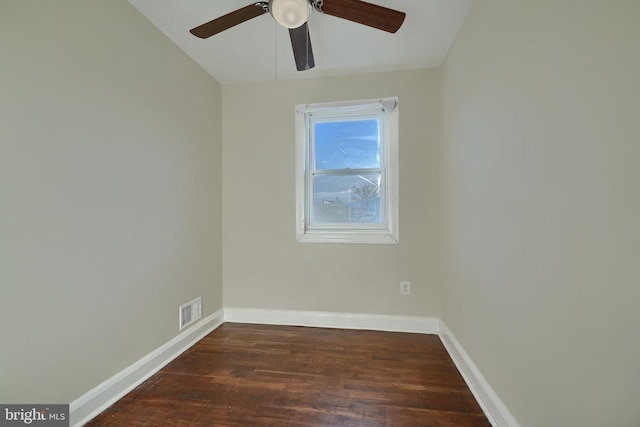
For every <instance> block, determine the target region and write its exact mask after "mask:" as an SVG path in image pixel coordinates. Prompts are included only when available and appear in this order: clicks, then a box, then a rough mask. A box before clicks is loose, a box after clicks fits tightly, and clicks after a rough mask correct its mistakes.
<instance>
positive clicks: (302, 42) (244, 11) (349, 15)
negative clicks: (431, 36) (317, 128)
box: [190, 0, 406, 71]
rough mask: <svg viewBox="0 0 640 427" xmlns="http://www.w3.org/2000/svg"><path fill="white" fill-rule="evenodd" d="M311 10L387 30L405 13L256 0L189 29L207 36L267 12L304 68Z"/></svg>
mask: <svg viewBox="0 0 640 427" xmlns="http://www.w3.org/2000/svg"><path fill="white" fill-rule="evenodd" d="M313 10H315V11H318V12H321V13H324V14H326V15H331V16H336V17H338V18H342V19H346V20H348V21H352V22H357V23H358V24H362V25H366V26H369V27H373V28H377V29H379V30H382V31H387V32H389V33H395V32H396V31H398V29H400V27H401V26H402V23H403V22H404V18H405V16H406V14H405V13H404V12H399V11H397V10H393V9H389V8H386V7H383V6H378V5H376V4H372V3H367V2H364V1H361V0H269V1H258V2H255V3H252V4H250V5H248V6H245V7H243V8H240V9H238V10H235V11H233V12H230V13H227V14H226V15H223V16H221V17H219V18H216V19H214V20H213V21H209V22H207V23H205V24H202V25H200V26H198V27H195V28H192V29H191V30H190V32H191V34H193V35H194V36H197V37H200V38H202V39H206V38H209V37H211V36H213V35H215V34H218V33H220V32H222V31H224V30H227V29H229V28H231V27H234V26H236V25H238V24H241V23H243V22H245V21H248V20H250V19H253V18H256V17H258V16H260V15H263V14H265V13H270V14H271V16H273V18H274V19H275V20H276V22H278V23H279V24H280V25H282V26H283V27H285V28H288V29H289V37H290V38H291V47H292V48H293V56H294V58H295V61H296V69H297V70H298V71H304V70H309V69H311V68H313V67H314V66H315V60H314V59H313V50H312V49H311V39H310V38H309V26H308V25H307V20H308V19H309V15H310V14H311V12H312V11H313Z"/></svg>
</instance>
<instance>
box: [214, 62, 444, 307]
mask: <svg viewBox="0 0 640 427" xmlns="http://www.w3.org/2000/svg"><path fill="white" fill-rule="evenodd" d="M439 77H440V76H439V73H438V72H437V71H426V70H421V71H407V72H392V73H381V74H364V75H357V76H350V77H339V78H324V79H312V80H305V81H280V82H272V83H264V84H254V85H238V86H225V87H223V141H224V147H223V157H224V165H223V173H224V184H223V188H224V189H223V211H224V305H225V307H242V308H264V309H292V310H320V311H335V312H347V313H376V314H397V315H420V316H439V315H440V300H441V273H442V267H441V262H442V260H441V252H442V250H441V227H440V224H441V208H440V204H441V202H440V199H441V181H440V161H439V159H440V149H439V147H440V145H439V141H440V139H439V138H440V136H439V126H440V84H439V83H440V80H439ZM395 95H397V96H399V97H400V129H401V130H400V200H401V202H400V242H401V243H400V244H399V245H351V244H347V245H343V244H313V243H297V242H296V237H295V236H296V234H295V233H296V230H295V209H296V204H295V174H294V166H295V165H294V153H295V140H294V106H295V105H296V104H303V103H315V102H327V101H340V100H350V99H369V98H377V97H386V96H395ZM400 280H410V281H411V283H412V295H411V296H410V297H400V295H399V282H400Z"/></svg>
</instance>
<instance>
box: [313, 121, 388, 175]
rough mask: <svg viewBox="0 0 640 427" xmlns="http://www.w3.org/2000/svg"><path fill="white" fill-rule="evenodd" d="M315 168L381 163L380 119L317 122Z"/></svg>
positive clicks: (350, 166)
mask: <svg viewBox="0 0 640 427" xmlns="http://www.w3.org/2000/svg"><path fill="white" fill-rule="evenodd" d="M315 160H316V169H347V168H350V169H366V168H379V167H380V126H379V123H378V120H376V119H367V120H349V121H336V122H319V123H316V124H315Z"/></svg>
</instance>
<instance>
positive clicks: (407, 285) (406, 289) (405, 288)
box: [400, 281, 411, 296]
mask: <svg viewBox="0 0 640 427" xmlns="http://www.w3.org/2000/svg"><path fill="white" fill-rule="evenodd" d="M400 295H403V296H406V295H411V282H406V281H402V282H400Z"/></svg>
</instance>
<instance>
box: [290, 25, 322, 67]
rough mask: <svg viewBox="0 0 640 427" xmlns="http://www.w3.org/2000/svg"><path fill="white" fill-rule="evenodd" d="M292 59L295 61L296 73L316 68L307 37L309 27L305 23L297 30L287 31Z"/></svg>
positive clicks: (309, 39) (309, 40)
mask: <svg viewBox="0 0 640 427" xmlns="http://www.w3.org/2000/svg"><path fill="white" fill-rule="evenodd" d="M289 37H290V38H291V47H292V48H293V57H294V58H295V60H296V69H297V70H298V71H304V70H310V69H312V68H313V67H315V66H316V63H315V60H314V59H313V50H312V49H311V38H310V37H309V26H308V25H307V23H306V22H305V23H304V24H302V25H301V26H300V27H298V28H290V29H289Z"/></svg>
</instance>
